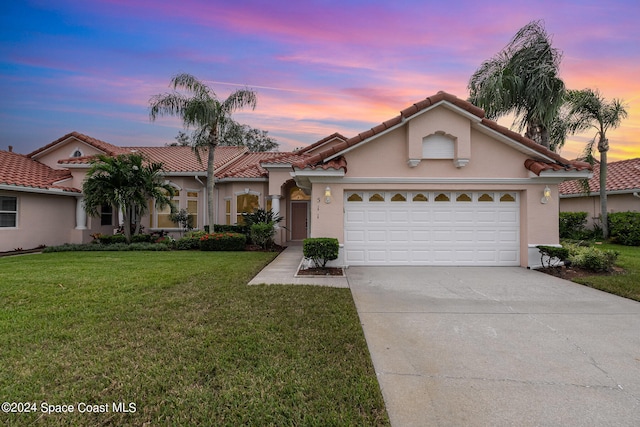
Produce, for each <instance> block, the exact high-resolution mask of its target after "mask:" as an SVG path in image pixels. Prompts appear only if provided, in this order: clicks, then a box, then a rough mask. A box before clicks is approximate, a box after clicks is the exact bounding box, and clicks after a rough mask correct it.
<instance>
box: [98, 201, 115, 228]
mask: <svg viewBox="0 0 640 427" xmlns="http://www.w3.org/2000/svg"><path fill="white" fill-rule="evenodd" d="M100 225H113V206H111V205H102V207H101V208H100Z"/></svg>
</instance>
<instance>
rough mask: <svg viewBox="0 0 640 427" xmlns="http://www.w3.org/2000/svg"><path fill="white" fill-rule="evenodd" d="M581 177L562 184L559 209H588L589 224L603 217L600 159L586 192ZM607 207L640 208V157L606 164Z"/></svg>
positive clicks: (615, 208) (610, 210) (586, 210)
mask: <svg viewBox="0 0 640 427" xmlns="http://www.w3.org/2000/svg"><path fill="white" fill-rule="evenodd" d="M585 190H586V189H585V188H584V187H583V185H582V183H581V182H580V181H566V182H563V183H561V184H560V186H559V191H560V212H587V225H588V226H589V227H591V226H593V223H594V221H596V220H597V219H598V218H600V213H601V210H600V162H596V164H595V165H594V166H593V177H592V178H591V179H590V180H589V191H588V192H586V191H585ZM607 211H608V212H627V211H631V212H640V158H637V159H629V160H620V161H618V162H610V163H608V164H607Z"/></svg>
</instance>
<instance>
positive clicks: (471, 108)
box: [294, 91, 590, 174]
mask: <svg viewBox="0 0 640 427" xmlns="http://www.w3.org/2000/svg"><path fill="white" fill-rule="evenodd" d="M442 101H446V102H448V103H450V104H452V105H454V106H456V107H458V108H460V109H462V110H464V111H466V112H468V113H470V114H472V115H474V116H476V117H478V118H479V119H480V123H481V124H482V125H484V126H486V127H487V128H490V129H492V130H494V131H496V132H499V133H501V134H503V135H505V136H506V137H508V138H510V139H512V140H514V141H517V142H519V143H520V144H522V145H524V146H526V147H528V148H530V149H532V150H533V151H537V152H538V153H540V155H541V156H544V157H546V158H550V159H552V160H553V161H554V162H549V161H545V160H541V159H535V160H534V162H535V163H527V162H525V167H527V168H528V169H530V170H531V171H532V172H534V173H536V174H540V172H542V171H543V170H547V169H556V168H558V169H565V170H569V169H574V170H584V169H590V165H588V164H587V163H584V162H571V161H569V160H567V159H564V158H563V157H562V156H560V155H558V154H557V153H554V152H553V151H550V150H548V149H546V148H545V147H543V146H541V145H539V144H536V143H535V142H534V141H532V140H530V139H528V138H525V137H523V136H522V135H520V134H518V133H516V132H513V131H511V130H509V129H507V128H505V127H504V126H500V125H499V124H498V123H496V122H494V121H492V120H488V119H486V118H485V117H484V111H483V110H482V109H481V108H478V107H476V106H475V105H473V104H471V103H470V102H468V101H464V100H462V99H460V98H458V97H456V96H454V95H451V94H449V93H446V92H442V91H440V92H438V93H437V94H436V95H434V96H430V97H428V98H425V99H423V100H422V101H420V102H417V103H415V104H413V105H412V106H410V107H408V108H405V109H404V110H402V111H401V112H400V115H398V116H396V117H394V118H392V119H389V120H387V121H385V122H383V123H381V124H379V125H377V126H374V127H373V128H371V129H369V130H368V131H365V132H362V133H360V134H358V135H356V136H354V137H353V138H349V139H348V140H346V141H344V142H342V143H339V144H336V145H334V146H332V147H330V148H328V149H326V150H323V151H321V152H319V153H316V154H314V155H312V156H311V157H309V158H308V159H306V160H305V161H302V162H298V163H296V164H294V167H296V168H299V169H304V168H309V167H313V166H317V165H318V164H320V163H322V162H324V160H325V159H327V158H329V157H332V156H334V155H336V154H339V153H340V152H342V151H343V150H346V149H347V148H350V147H352V146H354V145H358V144H360V143H361V142H363V141H365V140H367V139H368V138H371V137H372V136H375V135H377V134H379V133H381V132H384V131H385V130H387V129H390V128H392V127H394V126H397V125H399V124H401V123H402V122H404V121H405V120H407V119H409V118H411V117H412V116H414V115H415V114H417V113H419V112H421V111H423V110H425V109H427V108H429V107H431V106H433V105H435V104H437V103H439V102H442Z"/></svg>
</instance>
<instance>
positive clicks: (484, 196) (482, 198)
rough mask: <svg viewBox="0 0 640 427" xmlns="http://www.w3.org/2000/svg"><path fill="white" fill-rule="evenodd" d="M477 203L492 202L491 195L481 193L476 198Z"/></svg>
mask: <svg viewBox="0 0 640 427" xmlns="http://www.w3.org/2000/svg"><path fill="white" fill-rule="evenodd" d="M478 201H479V202H493V195H491V194H489V193H483V194H482V195H481V196H480V197H478Z"/></svg>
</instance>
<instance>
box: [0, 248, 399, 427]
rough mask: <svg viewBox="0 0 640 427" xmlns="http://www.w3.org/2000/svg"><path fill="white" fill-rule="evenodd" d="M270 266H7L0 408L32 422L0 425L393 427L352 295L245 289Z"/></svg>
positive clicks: (99, 256) (72, 256)
mask: <svg viewBox="0 0 640 427" xmlns="http://www.w3.org/2000/svg"><path fill="white" fill-rule="evenodd" d="M273 257H274V254H272V253H262V252H186V251H185V252H183V251H180V252H65V253H51V254H41V255H28V256H19V257H8V258H0V401H1V402H4V401H8V402H33V403H34V404H35V409H36V412H35V413H21V414H18V413H10V414H6V413H2V412H0V424H2V425H47V426H50V425H74V426H82V425H86V426H89V425H91V426H93V425H118V426H120V425H136V426H141V425H153V426H155V425H176V426H178V425H230V426H236V425H274V426H283V425H317V426H327V425H388V418H387V415H386V411H385V407H384V402H383V400H382V395H381V393H380V390H379V387H378V383H377V379H376V376H375V372H374V370H373V366H372V364H371V360H370V357H369V353H368V350H367V345H366V342H365V340H364V336H363V333H362V329H361V327H360V323H359V319H358V315H357V312H356V310H355V306H354V304H353V300H352V298H351V294H350V292H349V290H348V289H335V288H324V287H312V286H246V283H247V282H248V281H249V280H250V279H251V277H253V276H254V275H255V274H256V273H257V272H258V271H259V270H260V269H261V268H262V267H263V266H264V265H265V264H267V263H268V262H269V261H271V259H273ZM45 402H46V403H45ZM129 404H132V405H129ZM47 405H73V409H74V412H73V413H52V414H45V413H43V409H49V408H51V409H52V410H64V409H67V410H68V409H69V408H63V407H61V406H47ZM92 405H93V406H92ZM30 409H34V407H33V406H31V407H30ZM87 409H93V410H95V411H102V413H86V412H84V413H79V412H78V411H80V410H83V411H86V410H87ZM123 409H127V410H128V411H129V412H115V410H120V411H122V410H123ZM105 411H106V412H105ZM133 411H135V412H133Z"/></svg>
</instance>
